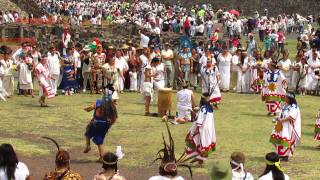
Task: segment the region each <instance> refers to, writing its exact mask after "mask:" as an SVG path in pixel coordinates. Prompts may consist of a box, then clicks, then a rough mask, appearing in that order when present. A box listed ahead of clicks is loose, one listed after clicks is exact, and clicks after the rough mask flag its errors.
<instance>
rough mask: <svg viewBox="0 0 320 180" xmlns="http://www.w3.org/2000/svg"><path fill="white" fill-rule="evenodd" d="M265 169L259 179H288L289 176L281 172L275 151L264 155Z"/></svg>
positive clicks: (278, 158)
mask: <svg viewBox="0 0 320 180" xmlns="http://www.w3.org/2000/svg"><path fill="white" fill-rule="evenodd" d="M266 164H267V166H266V169H265V170H264V172H263V174H262V175H261V176H260V177H259V180H289V176H288V175H286V174H284V173H283V169H282V168H281V166H280V157H279V156H278V154H277V153H274V152H271V153H268V154H267V155H266Z"/></svg>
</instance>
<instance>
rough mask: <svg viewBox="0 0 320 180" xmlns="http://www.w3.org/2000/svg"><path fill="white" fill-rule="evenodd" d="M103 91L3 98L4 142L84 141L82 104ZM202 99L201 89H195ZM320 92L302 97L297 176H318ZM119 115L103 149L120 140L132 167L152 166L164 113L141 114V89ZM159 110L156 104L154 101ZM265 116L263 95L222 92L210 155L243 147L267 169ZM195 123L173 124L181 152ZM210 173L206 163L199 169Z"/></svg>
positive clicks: (40, 145) (37, 146)
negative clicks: (41, 99) (45, 99)
mask: <svg viewBox="0 0 320 180" xmlns="http://www.w3.org/2000/svg"><path fill="white" fill-rule="evenodd" d="M98 97H99V96H95V95H89V94H79V95H75V96H73V97H71V96H58V97H56V98H54V99H52V100H50V102H49V103H50V107H48V108H39V106H38V103H37V99H36V98H35V99H32V98H30V97H22V96H20V97H18V96H15V97H13V98H12V99H9V101H8V102H2V101H1V102H0V117H1V121H0V125H1V132H0V143H4V142H9V143H12V144H13V145H14V146H15V148H16V149H17V151H18V152H19V153H22V154H24V155H26V156H31V155H32V156H36V157H39V158H40V157H41V156H45V155H47V154H49V153H50V149H53V146H52V144H51V143H48V142H46V141H44V140H42V139H40V138H39V137H40V136H43V135H47V136H50V137H54V138H55V139H57V140H58V141H59V142H60V144H61V145H62V146H63V147H65V148H69V149H71V148H79V147H81V148H82V147H83V145H84V137H83V133H84V129H85V127H86V125H87V122H88V121H89V120H90V118H91V116H92V114H91V113H86V112H85V111H83V110H82V109H83V108H84V107H85V106H86V105H89V104H90V103H92V102H94V101H95V99H96V98H98ZM197 99H198V100H199V94H197ZM319 100H320V98H319V97H311V96H305V97H298V102H299V105H300V107H301V110H302V123H303V126H302V128H303V129H302V132H303V133H302V134H303V137H302V139H303V143H302V144H301V145H299V146H298V148H297V150H296V152H295V154H294V157H293V158H292V160H291V161H290V162H289V163H283V166H284V168H285V169H286V173H288V174H289V175H290V176H291V177H292V178H293V179H312V178H315V179H317V178H316V177H319V176H320V167H319V166H318V163H319V161H320V156H319V150H317V149H316V148H315V146H316V145H318V144H319V143H317V142H315V141H314V140H313V130H314V122H315V114H316V112H317V109H318V108H319V106H318V102H319ZM118 109H119V114H120V117H119V120H118V121H117V123H116V124H115V125H114V126H113V127H112V128H111V129H110V131H109V134H108V135H107V138H106V143H105V148H106V149H107V150H110V151H114V150H115V147H116V146H117V145H121V146H122V147H123V151H124V153H125V154H126V155H125V158H124V159H123V160H121V163H122V164H124V165H127V166H131V167H143V166H149V165H150V163H151V162H152V161H153V159H154V158H155V153H156V152H157V150H158V149H159V148H160V147H161V141H162V139H161V134H162V133H163V132H165V125H164V124H163V123H162V122H161V120H160V118H154V117H145V116H143V112H144V110H143V104H142V103H141V96H140V94H138V93H125V94H123V95H121V97H120V101H119V104H118ZM152 109H153V111H156V109H157V108H156V106H155V105H154V106H153V108H152ZM271 120H272V118H270V117H267V116H266V110H265V106H264V104H263V103H262V102H261V101H260V96H259V95H240V94H235V93H228V94H223V103H222V105H221V109H220V110H219V111H216V112H215V124H216V132H217V150H216V151H215V152H214V154H213V155H212V156H211V159H228V157H229V156H230V154H231V153H232V152H233V151H242V152H244V153H245V154H246V156H247V163H246V166H247V168H248V170H250V172H252V173H253V174H254V175H255V177H257V176H258V175H259V174H260V173H261V172H262V170H263V168H264V155H265V154H266V153H267V152H270V151H273V146H272V144H270V143H269V142H268V140H269V137H270V133H271V130H272V128H273V124H272V122H271ZM190 126H191V124H185V125H178V126H171V129H172V132H173V135H174V138H175V142H176V146H177V154H180V153H181V152H183V149H184V138H185V135H186V133H187V131H188V129H189V127H190ZM96 157H97V151H96V149H94V151H93V152H91V153H89V155H88V156H85V155H83V156H81V157H74V158H76V159H77V160H95V159H96ZM195 171H196V172H197V173H206V172H207V168H203V169H196V170H195Z"/></svg>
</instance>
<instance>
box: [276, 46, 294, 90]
mask: <svg viewBox="0 0 320 180" xmlns="http://www.w3.org/2000/svg"><path fill="white" fill-rule="evenodd" d="M282 54H283V57H282V58H281V59H280V61H279V63H278V66H279V69H280V70H281V72H282V74H283V75H284V77H285V78H286V81H287V82H288V87H289V88H290V89H294V87H292V85H291V77H292V71H291V60H290V59H289V53H288V52H287V51H285V52H283V53H282Z"/></svg>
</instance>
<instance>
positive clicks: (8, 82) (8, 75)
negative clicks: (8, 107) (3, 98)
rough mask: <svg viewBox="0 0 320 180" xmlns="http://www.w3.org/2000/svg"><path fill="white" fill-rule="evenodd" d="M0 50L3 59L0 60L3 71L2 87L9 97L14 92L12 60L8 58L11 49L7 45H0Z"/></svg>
mask: <svg viewBox="0 0 320 180" xmlns="http://www.w3.org/2000/svg"><path fill="white" fill-rule="evenodd" d="M0 50H1V54H3V59H2V60H0V63H1V66H2V67H3V71H4V72H3V77H2V87H3V89H4V90H5V92H6V93H7V96H8V97H10V96H12V95H13V93H14V76H13V71H14V66H13V61H12V60H11V59H9V56H10V54H11V53H12V50H11V48H9V47H8V46H1V47H0Z"/></svg>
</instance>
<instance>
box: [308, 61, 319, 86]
mask: <svg viewBox="0 0 320 180" xmlns="http://www.w3.org/2000/svg"><path fill="white" fill-rule="evenodd" d="M307 63H308V65H309V69H308V74H307V85H306V86H307V90H315V89H316V86H317V84H318V78H317V76H316V75H315V71H320V68H319V67H320V60H319V59H318V58H317V59H316V60H313V59H312V58H310V59H309V60H308V61H307Z"/></svg>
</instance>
